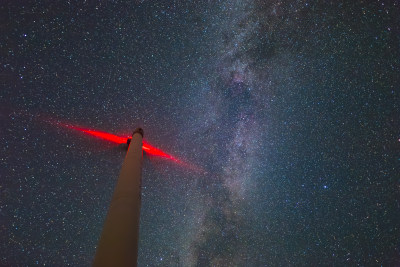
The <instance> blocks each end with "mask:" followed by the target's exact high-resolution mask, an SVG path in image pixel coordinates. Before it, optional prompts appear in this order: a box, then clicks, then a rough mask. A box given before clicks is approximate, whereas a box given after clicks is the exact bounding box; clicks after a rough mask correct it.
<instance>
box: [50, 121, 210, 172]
mask: <svg viewBox="0 0 400 267" xmlns="http://www.w3.org/2000/svg"><path fill="white" fill-rule="evenodd" d="M56 124H57V125H61V126H63V127H66V128H69V129H73V130H77V131H80V132H83V133H85V134H88V135H91V136H94V137H97V138H99V139H103V140H107V141H109V142H113V143H116V144H126V143H127V141H128V139H131V138H130V137H122V136H118V135H114V134H110V133H107V132H101V131H96V130H89V129H84V128H81V127H76V126H72V125H69V124H63V123H60V122H57V123H56ZM142 149H143V151H145V152H146V154H148V155H152V156H157V157H163V158H167V159H170V160H173V161H175V162H176V163H179V165H181V166H183V167H186V168H188V169H191V170H193V171H195V172H198V173H205V171H204V170H203V168H201V167H198V166H196V165H194V164H191V163H187V162H183V161H181V160H179V159H177V158H175V157H174V156H172V155H170V154H168V153H166V152H164V151H162V150H161V149H158V148H156V147H154V146H152V145H150V144H149V143H147V141H145V140H143V146H142Z"/></svg>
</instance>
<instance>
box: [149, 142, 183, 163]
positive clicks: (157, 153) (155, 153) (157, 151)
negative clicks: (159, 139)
mask: <svg viewBox="0 0 400 267" xmlns="http://www.w3.org/2000/svg"><path fill="white" fill-rule="evenodd" d="M143 150H144V151H146V153H147V154H149V155H153V156H159V157H164V158H168V159H172V160H174V161H179V160H177V159H176V158H174V157H173V156H171V155H169V154H167V153H165V152H164V151H162V150H160V149H158V148H155V147H153V146H151V145H150V144H149V143H147V142H146V141H143Z"/></svg>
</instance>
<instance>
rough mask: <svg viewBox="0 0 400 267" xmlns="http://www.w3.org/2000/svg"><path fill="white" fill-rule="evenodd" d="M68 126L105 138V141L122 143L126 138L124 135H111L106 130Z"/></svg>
mask: <svg viewBox="0 0 400 267" xmlns="http://www.w3.org/2000/svg"><path fill="white" fill-rule="evenodd" d="M69 128H71V129H74V130H78V131H81V132H84V133H87V134H89V135H92V136H95V137H98V138H101V139H103V140H107V141H110V142H113V143H117V144H124V143H126V141H127V140H128V138H126V137H120V136H117V135H113V134H110V133H106V132H100V131H94V130H87V129H82V128H78V127H74V126H70V127H69Z"/></svg>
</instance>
